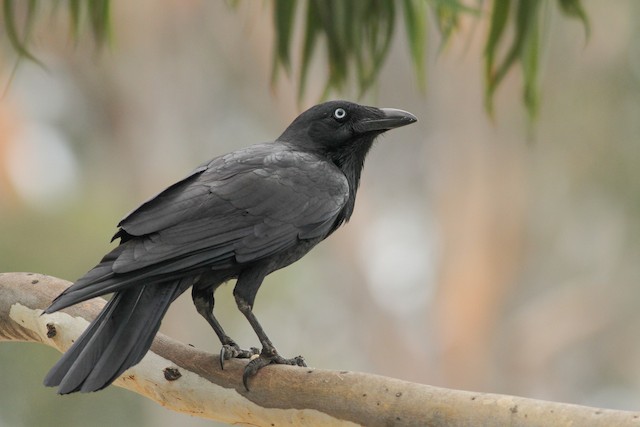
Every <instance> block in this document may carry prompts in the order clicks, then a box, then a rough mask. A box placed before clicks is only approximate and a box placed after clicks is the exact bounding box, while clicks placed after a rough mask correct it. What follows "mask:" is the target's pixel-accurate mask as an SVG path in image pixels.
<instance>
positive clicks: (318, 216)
mask: <svg viewBox="0 0 640 427" xmlns="http://www.w3.org/2000/svg"><path fill="white" fill-rule="evenodd" d="M416 120H417V119H416V117H415V116H414V115H413V114H411V113H408V112H406V111H402V110H397V109H392V108H375V107H367V106H363V105H359V104H355V103H351V102H347V101H329V102H325V103H322V104H319V105H316V106H314V107H312V108H310V109H309V110H307V111H305V112H303V113H302V114H300V115H299V116H298V117H297V118H296V119H295V120H294V121H293V122H292V123H291V124H290V125H289V127H287V129H286V130H285V131H284V133H282V135H280V136H279V137H278V138H277V139H276V140H275V141H273V142H268V143H262V144H256V145H252V146H249V147H246V148H243V149H240V150H238V151H234V152H231V153H229V154H226V155H223V156H220V157H217V158H215V159H213V160H211V161H209V162H207V163H205V164H203V165H201V166H200V167H198V168H196V169H195V170H194V171H193V172H191V174H189V175H188V176H187V177H185V178H184V179H182V180H180V181H178V182H176V183H175V184H173V185H171V186H170V187H168V188H167V189H165V190H164V191H162V192H161V193H159V194H158V195H156V196H155V197H153V198H151V199H150V200H148V201H146V202H144V203H143V204H142V205H141V206H140V207H138V208H137V209H135V210H134V211H132V212H131V213H130V214H128V215H127V216H126V217H125V218H124V219H122V221H120V223H119V224H118V228H119V229H118V231H117V232H116V233H115V235H114V236H113V238H112V241H113V240H115V239H120V242H119V245H118V246H117V247H115V248H114V249H113V250H112V251H111V252H109V253H108V254H107V255H105V256H104V258H103V259H102V260H101V261H100V263H99V264H98V265H96V266H95V267H94V268H93V269H92V270H90V271H89V272H88V273H86V274H85V275H84V276H83V277H81V278H80V279H78V281H76V282H75V283H74V284H73V285H72V286H70V287H69V288H68V289H66V290H65V291H64V292H62V293H61V294H60V295H59V296H58V297H56V298H55V299H54V300H53V302H52V303H51V305H50V306H49V307H48V308H47V309H46V310H45V311H44V313H53V312H55V311H58V310H61V309H63V308H65V307H69V306H71V305H73V304H77V303H79V302H82V301H85V300H88V299H90V298H94V297H98V296H101V295H105V294H109V293H113V296H112V298H111V299H110V300H109V301H108V302H107V304H106V305H105V307H104V309H103V310H102V311H101V312H100V314H99V315H98V317H97V318H96V319H95V320H93V322H91V324H90V325H89V326H88V328H87V329H86V330H85V331H84V333H83V334H82V335H81V336H80V337H79V338H78V340H77V341H76V342H75V343H74V344H73V345H72V346H71V348H70V349H69V350H68V351H67V352H66V353H65V354H64V355H63V356H62V358H61V359H60V360H59V361H58V362H57V363H56V364H55V365H54V366H53V368H51V370H50V371H49V373H48V374H47V376H46V378H45V380H44V384H45V385H46V386H50V387H58V390H57V391H58V393H60V394H67V393H73V392H78V391H80V392H90V391H98V390H101V389H103V388H105V387H107V386H108V385H109V384H111V383H112V382H113V381H115V380H116V379H117V378H118V377H119V376H120V374H122V373H123V372H124V371H125V370H126V369H127V368H129V367H131V366H133V365H135V364H137V363H138V362H139V361H140V360H141V359H142V358H143V356H144V355H145V353H146V352H147V350H148V349H149V347H150V346H151V343H152V341H153V338H154V337H155V335H156V333H157V332H158V329H159V327H160V322H161V320H162V318H163V316H164V315H165V313H166V311H167V309H168V307H169V305H170V304H171V303H172V302H173V301H174V300H175V299H176V298H177V297H178V296H179V295H180V294H182V293H183V292H185V291H186V290H187V289H189V288H191V289H192V291H191V294H192V298H193V303H194V305H195V307H196V310H197V311H198V313H200V314H201V315H202V316H203V317H204V318H205V319H206V320H207V322H209V324H210V325H211V327H212V328H213V330H214V332H215V333H216V335H217V336H218V338H219V339H220V342H221V343H222V350H221V352H220V364H221V366H222V364H223V363H224V361H225V360H229V359H231V358H234V357H238V358H251V359H252V360H251V361H250V362H249V363H248V364H247V365H246V367H245V370H244V374H243V383H244V385H245V387H246V388H247V390H248V387H247V380H248V379H249V378H250V377H252V376H253V375H255V374H256V373H257V372H258V370H259V369H261V368H262V367H264V366H267V365H269V364H272V363H275V364H289V365H299V366H306V365H305V363H304V359H303V358H302V357H301V356H298V357H296V358H292V359H285V358H283V357H282V356H280V355H279V354H278V352H277V351H276V349H275V347H274V346H273V344H272V343H271V340H270V339H269V338H268V337H267V335H266V334H265V332H264V330H263V329H262V327H261V326H260V323H258V320H257V319H256V317H255V315H254V314H253V312H252V308H253V304H254V300H255V297H256V293H257V292H258V289H259V288H260V285H261V284H262V281H263V279H264V278H265V276H267V275H268V274H269V273H271V272H273V271H275V270H278V269H280V268H282V267H285V266H287V265H289V264H291V263H293V262H295V261H297V260H298V259H300V258H301V257H302V256H304V255H305V254H306V253H307V252H309V251H310V250H311V248H313V247H314V246H315V245H317V244H318V243H319V242H321V241H322V240H324V239H325V238H326V237H328V236H329V235H330V234H332V233H333V232H334V231H335V230H336V229H337V228H338V227H340V225H342V224H343V223H344V222H346V221H348V220H349V218H350V217H351V214H352V213H353V208H354V204H355V200H356V191H357V189H358V184H359V182H360V175H361V172H362V168H363V165H364V160H365V156H366V155H367V153H368V152H369V149H370V148H371V146H372V144H373V142H374V139H375V138H376V137H377V136H378V135H380V134H382V133H384V132H385V131H387V130H390V129H393V128H397V127H400V126H404V125H408V124H411V123H414V122H415V121H416ZM232 279H236V284H235V287H234V289H233V295H234V297H235V300H236V303H237V305H238V309H239V310H240V311H241V312H242V314H244V316H245V317H246V318H247V320H248V321H249V323H250V324H251V326H252V328H253V330H254V331H255V333H256V335H257V336H258V338H259V340H260V344H261V345H262V350H261V351H259V354H258V350H257V349H252V350H242V349H240V347H239V346H238V345H237V344H236V343H235V341H234V340H233V339H231V338H230V337H229V336H228V335H227V334H226V333H225V332H224V330H223V329H222V326H220V323H218V320H217V319H216V318H215V316H214V315H213V306H214V292H215V290H216V289H217V288H218V287H219V286H220V285H221V284H223V283H225V282H227V281H229V280H232Z"/></svg>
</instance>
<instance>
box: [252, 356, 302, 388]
mask: <svg viewBox="0 0 640 427" xmlns="http://www.w3.org/2000/svg"><path fill="white" fill-rule="evenodd" d="M252 350H257V349H254V348H252ZM271 364H275V365H292V366H300V367H303V368H306V367H307V364H306V363H305V361H304V357H302V356H296V357H294V358H291V359H285V358H284V357H282V356H280V355H279V354H278V353H275V355H273V356H267V355H265V351H264V350H263V351H262V353H260V355H259V356H258V357H256V358H253V359H251V360H250V361H249V363H247V366H245V368H244V373H243V374H242V384H243V385H244V388H245V389H246V390H247V391H249V378H251V377H253V376H255V375H256V374H257V373H258V371H259V370H260V369H262V368H264V367H265V366H267V365H271Z"/></svg>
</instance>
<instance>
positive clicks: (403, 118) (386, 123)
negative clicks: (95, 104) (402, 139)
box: [356, 108, 418, 133]
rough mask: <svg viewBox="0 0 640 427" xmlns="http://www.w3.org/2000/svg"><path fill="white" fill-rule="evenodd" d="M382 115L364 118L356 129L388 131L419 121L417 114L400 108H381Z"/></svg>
mask: <svg viewBox="0 0 640 427" xmlns="http://www.w3.org/2000/svg"><path fill="white" fill-rule="evenodd" d="M379 111H381V112H382V114H383V116H382V117H375V118H369V119H364V120H361V121H360V122H358V124H357V126H356V130H357V131H358V132H361V133H366V132H375V131H382V132H384V131H387V130H390V129H395V128H399V127H401V126H406V125H410V124H411V123H415V122H417V121H418V119H417V118H416V116H414V115H413V114H411V113H410V112H408V111H403V110H398V109H396V108H380V109H379Z"/></svg>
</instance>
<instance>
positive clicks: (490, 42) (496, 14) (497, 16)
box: [484, 0, 511, 114]
mask: <svg viewBox="0 0 640 427" xmlns="http://www.w3.org/2000/svg"><path fill="white" fill-rule="evenodd" d="M510 6H511V0H494V2H493V8H492V11H491V18H490V19H491V20H490V22H491V23H490V27H489V37H488V39H487V44H486V46H485V54H484V55H485V71H484V75H485V108H486V109H487V111H488V112H489V114H493V93H494V92H495V89H496V86H497V83H498V82H496V78H495V71H494V67H495V61H496V60H495V58H496V54H497V50H498V44H499V43H500V40H501V39H502V35H503V34H504V29H505V28H506V26H507V21H508V18H509V9H510Z"/></svg>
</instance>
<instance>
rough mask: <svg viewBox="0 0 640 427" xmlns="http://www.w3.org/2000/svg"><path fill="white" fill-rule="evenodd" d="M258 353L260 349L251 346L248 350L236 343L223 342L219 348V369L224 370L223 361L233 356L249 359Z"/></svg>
mask: <svg viewBox="0 0 640 427" xmlns="http://www.w3.org/2000/svg"><path fill="white" fill-rule="evenodd" d="M257 354H260V350H258V349H257V348H255V347H251V348H250V349H249V350H242V349H241V348H240V347H238V345H237V344H235V343H233V344H224V345H223V346H222V348H221V349H220V369H222V370H224V361H225V360H230V359H233V358H237V359H251V358H253V357H254V356H255V355H257Z"/></svg>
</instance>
